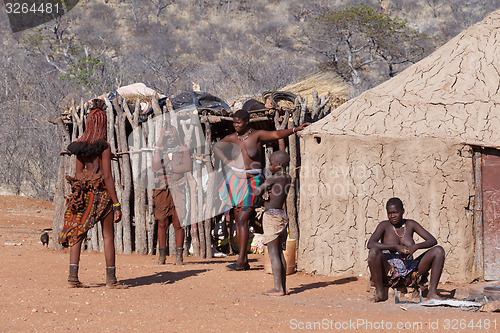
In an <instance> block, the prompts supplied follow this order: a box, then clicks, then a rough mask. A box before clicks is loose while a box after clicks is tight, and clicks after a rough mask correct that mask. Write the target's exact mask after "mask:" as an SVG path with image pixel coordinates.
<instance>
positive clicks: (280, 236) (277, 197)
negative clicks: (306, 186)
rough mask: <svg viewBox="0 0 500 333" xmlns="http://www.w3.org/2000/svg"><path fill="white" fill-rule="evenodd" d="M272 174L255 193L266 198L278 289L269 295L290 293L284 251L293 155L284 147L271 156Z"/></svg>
mask: <svg viewBox="0 0 500 333" xmlns="http://www.w3.org/2000/svg"><path fill="white" fill-rule="evenodd" d="M269 163H270V165H269V170H270V171H271V173H272V176H271V177H269V179H267V180H266V181H265V182H264V183H263V184H262V185H260V186H259V187H258V188H257V189H256V191H255V194H256V195H257V196H261V195H262V198H263V199H264V208H265V211H264V215H263V218H262V227H263V229H264V244H265V245H267V250H268V254H269V259H270V261H271V268H272V272H273V278H274V288H273V289H270V290H268V291H265V292H263V293H262V294H263V295H266V296H283V295H286V262H285V256H284V255H283V250H285V248H286V238H287V230H286V229H287V225H288V216H287V215H286V212H285V210H283V204H284V203H285V200H286V196H287V194H288V190H289V188H290V182H291V178H290V176H289V175H288V173H286V167H287V166H288V164H289V163H290V157H289V156H288V154H287V153H286V152H284V151H283V150H278V151H276V152H274V153H273V154H272V155H271V156H270V158H269Z"/></svg>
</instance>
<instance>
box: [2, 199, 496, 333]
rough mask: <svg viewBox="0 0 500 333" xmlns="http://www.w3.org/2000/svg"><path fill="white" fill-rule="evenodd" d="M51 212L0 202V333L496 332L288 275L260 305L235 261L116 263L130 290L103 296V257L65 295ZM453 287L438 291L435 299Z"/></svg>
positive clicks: (257, 285)
mask: <svg viewBox="0 0 500 333" xmlns="http://www.w3.org/2000/svg"><path fill="white" fill-rule="evenodd" d="M52 209H53V206H52V203H50V202H45V201H40V200H33V199H27V198H24V197H16V196H0V263H1V265H0V294H1V298H0V331H1V332H18V331H19V332H47V331H63V330H71V331H73V330H87V331H90V332H109V331H121V332H129V331H139V332H146V331H147V332H210V331H214V332H215V331H236V330H238V331H240V332H270V331H278V332H288V331H333V332H352V331H359V332H498V331H499V327H500V315H499V314H498V313H481V312H473V311H470V310H462V309H460V308H451V307H424V306H419V305H416V304H414V303H408V302H407V303H403V304H395V303H394V297H393V296H392V297H391V298H390V299H389V300H388V301H386V302H384V303H378V304H373V303H370V302H369V301H368V299H369V297H370V296H371V294H370V293H368V292H367V291H366V286H367V280H366V277H358V276H335V277H332V276H318V275H309V274H305V273H302V272H298V273H295V274H293V275H289V276H288V280H287V284H288V288H289V292H290V295H288V296H284V297H276V298H272V297H266V296H262V295H260V292H262V291H264V290H267V289H269V288H270V287H271V286H272V275H269V274H265V273H264V270H263V265H264V258H263V256H262V255H250V258H251V261H250V264H251V267H252V269H251V270H250V271H244V272H233V271H228V270H227V268H226V265H227V264H229V263H231V262H234V261H235V260H236V257H235V256H230V257H227V258H214V259H210V260H200V259H197V258H194V257H188V258H187V259H186V262H187V263H186V265H184V266H175V265H172V264H167V265H165V266H157V265H155V261H156V258H155V257H153V256H147V255H145V256H143V255H122V254H118V255H117V260H116V261H117V276H118V278H119V279H120V280H121V281H122V282H123V283H125V284H128V285H130V288H129V289H126V290H109V289H107V288H106V287H105V286H104V278H105V274H104V273H105V267H104V266H105V265H104V255H103V254H102V253H97V252H91V253H88V252H85V253H83V254H82V260H81V263H80V280H81V281H82V282H84V283H87V284H90V285H91V286H92V287H91V288H89V289H69V288H67V283H66V279H67V273H68V262H69V253H68V252H67V251H52V250H50V249H45V248H43V247H42V244H41V243H40V235H41V230H42V229H44V228H51V227H52V214H53V210H52ZM50 241H51V242H52V241H53V240H52V235H51V239H50ZM169 262H170V263H171V262H172V258H169ZM457 287H459V285H456V284H450V283H446V284H440V289H441V292H442V293H443V294H444V295H453V291H454V289H455V288H457Z"/></svg>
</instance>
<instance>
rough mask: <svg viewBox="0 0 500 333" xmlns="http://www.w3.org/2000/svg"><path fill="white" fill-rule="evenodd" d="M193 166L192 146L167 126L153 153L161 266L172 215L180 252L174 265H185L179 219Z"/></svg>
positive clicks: (163, 262) (171, 127) (182, 236)
mask: <svg viewBox="0 0 500 333" xmlns="http://www.w3.org/2000/svg"><path fill="white" fill-rule="evenodd" d="M191 168H192V164H191V155H190V153H189V149H188V148H187V147H186V146H184V145H182V144H181V140H180V137H179V134H178V132H177V129H176V128H175V127H174V126H170V125H167V126H166V127H165V128H164V129H163V133H161V135H160V140H159V142H158V145H157V149H156V151H155V153H154V154H153V171H154V172H157V173H159V177H157V186H156V189H155V190H154V193H153V204H154V216H155V219H156V220H158V248H159V252H160V255H159V259H158V264H159V265H164V264H165V260H166V257H167V244H166V238H167V236H166V233H167V227H168V225H169V224H170V221H169V218H171V221H172V224H173V225H174V230H175V245H176V248H175V249H176V255H177V257H176V261H175V264H176V265H182V264H183V258H182V252H183V250H184V229H183V228H182V227H181V224H180V219H182V218H183V217H184V215H185V214H186V208H185V193H186V186H187V185H186V184H187V182H186V176H185V173H186V172H189V171H191ZM176 203H177V205H176Z"/></svg>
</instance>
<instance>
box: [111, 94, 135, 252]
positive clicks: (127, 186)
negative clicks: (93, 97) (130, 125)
mask: <svg viewBox="0 0 500 333" xmlns="http://www.w3.org/2000/svg"><path fill="white" fill-rule="evenodd" d="M122 102H123V100H121V99H120V100H117V99H116V98H115V99H113V101H112V104H113V108H114V109H115V111H116V117H117V124H118V132H117V133H118V144H119V146H118V154H119V155H120V158H119V162H120V169H121V174H122V182H123V184H122V185H123V192H122V198H121V202H120V203H121V205H122V220H121V221H120V223H121V224H122V227H123V253H125V254H131V253H132V230H131V224H132V223H131V207H130V197H131V195H130V194H131V193H132V171H131V169H130V156H129V154H128V149H129V148H128V138H127V133H126V127H125V121H126V116H125V112H124V110H123V109H122V108H121V105H122ZM126 152H127V153H126Z"/></svg>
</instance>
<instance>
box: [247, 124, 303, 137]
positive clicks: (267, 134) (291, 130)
mask: <svg viewBox="0 0 500 333" xmlns="http://www.w3.org/2000/svg"><path fill="white" fill-rule="evenodd" d="M309 125H311V124H310V123H303V124H302V125H300V126H297V127H294V128H288V129H282V130H276V131H264V130H261V131H257V134H258V135H259V140H260V141H274V140H278V139H283V138H286V137H287V136H290V135H292V134H294V133H297V132H300V131H302V130H303V129H304V128H306V127H307V126H309Z"/></svg>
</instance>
